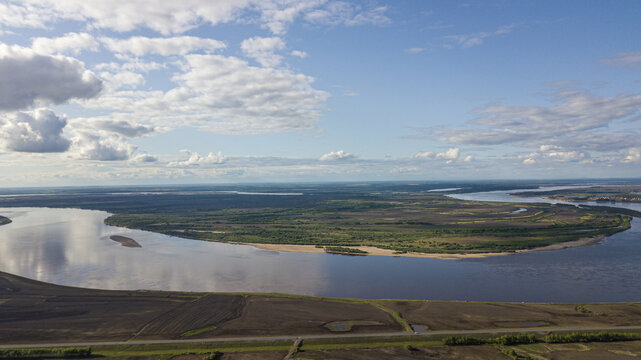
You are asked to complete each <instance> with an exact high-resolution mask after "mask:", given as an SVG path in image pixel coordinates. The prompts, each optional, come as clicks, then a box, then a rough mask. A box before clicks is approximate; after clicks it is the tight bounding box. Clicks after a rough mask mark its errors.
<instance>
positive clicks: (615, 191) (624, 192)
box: [511, 185, 641, 203]
mask: <svg viewBox="0 0 641 360" xmlns="http://www.w3.org/2000/svg"><path fill="white" fill-rule="evenodd" d="M511 195H513V196H520V197H526V196H543V197H545V198H548V199H552V200H562V201H596V202H604V203H617V202H630V203H641V186H638V185H620V186H591V187H581V188H571V189H562V190H554V191H534V192H530V191H528V192H517V193H514V194H511Z"/></svg>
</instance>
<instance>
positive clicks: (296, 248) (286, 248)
mask: <svg viewBox="0 0 641 360" xmlns="http://www.w3.org/2000/svg"><path fill="white" fill-rule="evenodd" d="M604 238H606V236H605V235H598V236H592V237H586V238H581V239H578V240H573V241H566V242H561V243H556V244H551V245H546V246H541V247H536V248H533V249H523V250H516V251H509V252H508V251H506V252H495V253H475V254H442V253H416V252H408V253H403V254H396V253H395V250H388V249H380V248H377V247H374V246H350V248H354V249H359V250H363V251H367V254H359V255H365V256H367V255H374V256H394V257H413V258H428V259H438V260H459V259H480V258H486V257H490V256H506V255H514V254H523V253H531V252H539V251H552V250H563V249H568V248H573V247H579V246H589V245H594V244H597V243H599V242H600V241H601V240H603V239H604ZM231 244H238V245H249V246H253V247H255V248H258V249H261V250H270V251H279V252H297V253H308V254H320V253H323V254H326V253H327V252H325V249H324V248H317V247H316V245H290V244H257V243H244V242H233V243H231Z"/></svg>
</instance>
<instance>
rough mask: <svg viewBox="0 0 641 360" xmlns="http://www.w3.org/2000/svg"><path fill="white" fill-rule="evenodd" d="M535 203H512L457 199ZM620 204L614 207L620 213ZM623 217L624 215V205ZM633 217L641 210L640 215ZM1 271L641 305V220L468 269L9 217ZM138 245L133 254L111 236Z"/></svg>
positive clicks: (191, 285) (93, 216)
mask: <svg viewBox="0 0 641 360" xmlns="http://www.w3.org/2000/svg"><path fill="white" fill-rule="evenodd" d="M455 196H456V197H460V198H465V199H474V200H487V201H515V200H516V201H518V202H531V201H542V200H541V199H531V198H519V199H515V198H513V197H510V196H509V195H508V192H505V191H502V192H492V193H476V194H459V195H455ZM619 205H620V204H617V206H619ZM622 207H623V206H622ZM625 207H629V208H635V209H637V210H641V204H626V205H625ZM0 214H2V215H4V216H7V217H9V218H11V219H12V220H13V223H11V224H9V225H4V226H2V227H0V271H5V272H9V273H12V274H16V275H21V276H25V277H28V278H32V279H37V280H41V281H46V282H51V283H56V284H62V285H72V286H80V287H91V288H101V289H158V290H186V291H225V292H228V291H230V292H284V293H294V294H305V295H317V296H339V297H357V298H402V299H435V300H479V301H537V302H590V301H639V300H641V220H640V219H637V218H635V219H634V220H633V221H632V228H631V229H630V230H627V231H624V232H621V233H618V234H615V235H613V236H610V237H608V238H607V239H605V240H604V241H602V242H600V243H599V244H596V245H592V246H586V247H580V248H572V249H565V250H558V251H547V252H536V253H527V254H517V255H508V256H497V257H488V258H483V259H469V260H436V259H422V258H406V257H404V258H400V257H399V258H395V257H384V256H343V255H332V254H303V253H281V252H276V251H268V250H260V249H257V248H254V247H251V246H244V245H231V244H223V243H212V242H204V241H197V240H187V239H182V238H177V237H171V236H166V235H162V234H156V233H150V232H145V231H139V230H129V229H123V228H118V227H113V226H107V225H105V224H104V223H103V220H104V219H105V218H106V217H107V216H108V215H109V214H108V213H106V212H102V211H91V210H79V209H48V208H0ZM116 234H117V235H123V236H128V237H131V238H133V239H135V240H136V241H137V242H138V243H140V244H141V245H142V248H128V247H124V246H121V245H120V244H119V243H117V242H114V241H112V240H110V239H109V236H110V235H116Z"/></svg>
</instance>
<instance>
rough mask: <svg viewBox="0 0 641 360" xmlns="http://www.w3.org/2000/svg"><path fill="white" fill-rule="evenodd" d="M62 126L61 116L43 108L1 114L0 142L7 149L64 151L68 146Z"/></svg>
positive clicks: (64, 120) (19, 150) (41, 151)
mask: <svg viewBox="0 0 641 360" xmlns="http://www.w3.org/2000/svg"><path fill="white" fill-rule="evenodd" d="M66 125H67V119H66V118H65V117H62V116H57V115H56V114H55V113H54V112H53V111H50V110H46V109H39V110H36V111H34V112H33V113H26V112H18V113H13V114H8V115H4V116H3V117H0V143H1V144H2V145H3V147H4V148H5V149H7V150H10V151H18V152H34V153H47V152H64V151H67V149H69V145H70V141H69V140H68V139H66V138H65V137H63V135H62V131H63V129H64V127H65V126H66Z"/></svg>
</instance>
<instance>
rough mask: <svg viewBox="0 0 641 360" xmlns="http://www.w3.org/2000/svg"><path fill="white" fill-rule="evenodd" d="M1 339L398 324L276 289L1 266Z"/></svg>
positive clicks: (358, 307) (390, 327)
mask: <svg viewBox="0 0 641 360" xmlns="http://www.w3.org/2000/svg"><path fill="white" fill-rule="evenodd" d="M0 304H1V306H0V342H4V343H12V342H13V343H24V342H38V341H50V340H61V341H65V342H69V341H73V340H97V339H99V340H128V339H134V338H135V339H136V340H144V339H180V338H181V335H182V334H184V333H185V332H187V331H189V330H197V329H202V328H206V327H212V326H215V327H216V328H215V329H213V330H210V331H207V332H203V333H200V334H197V335H195V336H190V338H191V337H211V336H218V335H223V336H224V335H251V334H265V335H278V334H318V333H327V334H331V333H332V331H331V330H330V329H328V328H326V327H325V326H324V325H325V324H327V323H329V322H333V321H354V322H359V321H364V320H367V321H370V322H371V324H375V325H368V326H358V325H357V326H354V328H353V329H351V332H377V331H386V332H390V331H398V330H401V329H402V328H401V326H400V325H399V324H398V323H396V322H395V321H394V320H393V319H392V318H391V316H390V315H389V314H388V313H386V312H385V311H383V310H381V309H379V308H377V307H375V306H373V305H370V304H368V303H365V302H362V303H345V302H338V301H321V300H319V299H305V298H296V297H293V298H286V297H282V296H270V295H228V294H206V293H178V292H162V291H106V290H91V289H80V288H72V287H65V286H57V285H52V284H46V283H42V282H38V281H34V280H29V279H25V278H21V277H17V276H13V275H10V274H6V273H0Z"/></svg>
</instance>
